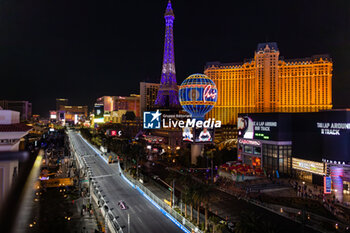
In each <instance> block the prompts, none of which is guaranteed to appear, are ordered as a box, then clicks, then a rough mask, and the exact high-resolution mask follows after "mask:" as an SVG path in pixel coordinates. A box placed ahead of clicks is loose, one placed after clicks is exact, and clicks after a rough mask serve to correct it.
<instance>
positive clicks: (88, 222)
mask: <svg viewBox="0 0 350 233" xmlns="http://www.w3.org/2000/svg"><path fill="white" fill-rule="evenodd" d="M88 202H89V198H82V197H80V198H79V199H77V200H75V202H74V207H75V209H76V211H74V212H75V214H74V215H73V216H72V217H71V219H72V220H71V221H72V223H73V224H74V225H73V229H74V231H72V232H77V233H95V230H99V228H98V224H97V221H96V218H95V216H94V214H92V215H91V216H90V214H89V213H87V212H86V211H82V206H83V204H87V203H88ZM81 213H83V215H81Z"/></svg>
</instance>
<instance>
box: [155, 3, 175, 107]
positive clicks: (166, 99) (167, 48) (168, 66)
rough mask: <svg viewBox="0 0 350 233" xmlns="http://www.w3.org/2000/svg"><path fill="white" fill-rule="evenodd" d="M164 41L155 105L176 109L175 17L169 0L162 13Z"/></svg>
mask: <svg viewBox="0 0 350 233" xmlns="http://www.w3.org/2000/svg"><path fill="white" fill-rule="evenodd" d="M164 19H165V39H164V56H163V67H162V74H161V80H160V87H159V91H158V95H157V99H156V102H155V105H156V106H158V107H163V108H177V107H179V106H180V103H179V97H178V87H177V83H176V71H175V54H174V33H173V24H174V19H175V15H174V12H173V9H172V7H171V1H170V0H169V2H168V5H167V8H166V10H165V13H164Z"/></svg>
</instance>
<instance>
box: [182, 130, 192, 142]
mask: <svg viewBox="0 0 350 233" xmlns="http://www.w3.org/2000/svg"><path fill="white" fill-rule="evenodd" d="M193 131H194V130H193V128H192V127H184V128H182V140H183V141H184V142H193V140H194V132H193Z"/></svg>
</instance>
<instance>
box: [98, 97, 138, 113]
mask: <svg viewBox="0 0 350 233" xmlns="http://www.w3.org/2000/svg"><path fill="white" fill-rule="evenodd" d="M96 104H100V105H103V110H104V113H107V114H108V113H111V112H113V111H119V110H126V111H132V112H134V113H135V116H136V117H139V116H140V95H136V94H131V95H130V96H102V97H100V98H98V99H97V100H96Z"/></svg>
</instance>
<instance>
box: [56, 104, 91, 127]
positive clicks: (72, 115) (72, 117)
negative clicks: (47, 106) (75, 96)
mask: <svg viewBox="0 0 350 233" xmlns="http://www.w3.org/2000/svg"><path fill="white" fill-rule="evenodd" d="M57 114H58V116H57V120H58V121H61V122H62V123H70V124H76V123H77V122H78V121H85V120H86V119H87V118H88V106H86V105H85V106H69V105H67V106H65V105H60V107H59V111H58V112H57Z"/></svg>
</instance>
